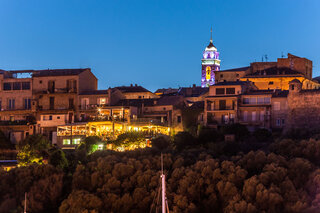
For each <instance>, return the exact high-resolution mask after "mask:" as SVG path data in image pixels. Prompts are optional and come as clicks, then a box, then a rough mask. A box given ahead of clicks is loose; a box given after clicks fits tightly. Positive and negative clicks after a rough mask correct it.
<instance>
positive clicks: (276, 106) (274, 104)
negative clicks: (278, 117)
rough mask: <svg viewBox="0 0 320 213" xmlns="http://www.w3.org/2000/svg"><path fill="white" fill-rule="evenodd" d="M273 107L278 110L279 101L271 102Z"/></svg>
mask: <svg viewBox="0 0 320 213" xmlns="http://www.w3.org/2000/svg"><path fill="white" fill-rule="evenodd" d="M273 109H274V110H276V111H278V110H280V102H274V103H273Z"/></svg>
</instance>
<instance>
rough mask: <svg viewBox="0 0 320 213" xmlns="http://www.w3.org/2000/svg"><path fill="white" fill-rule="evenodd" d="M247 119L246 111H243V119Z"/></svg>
mask: <svg viewBox="0 0 320 213" xmlns="http://www.w3.org/2000/svg"><path fill="white" fill-rule="evenodd" d="M247 120H248V111H244V112H243V121H247Z"/></svg>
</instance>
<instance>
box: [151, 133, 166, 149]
mask: <svg viewBox="0 0 320 213" xmlns="http://www.w3.org/2000/svg"><path fill="white" fill-rule="evenodd" d="M169 146H170V138H169V137H168V136H159V137H157V138H155V139H153V140H152V147H155V148H157V149H159V150H165V149H167V148H168V147H169Z"/></svg>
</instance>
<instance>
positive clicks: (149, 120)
mask: <svg viewBox="0 0 320 213" xmlns="http://www.w3.org/2000/svg"><path fill="white" fill-rule="evenodd" d="M131 124H147V125H159V126H168V122H167V121H162V122H161V120H159V119H154V118H137V119H134V120H131Z"/></svg>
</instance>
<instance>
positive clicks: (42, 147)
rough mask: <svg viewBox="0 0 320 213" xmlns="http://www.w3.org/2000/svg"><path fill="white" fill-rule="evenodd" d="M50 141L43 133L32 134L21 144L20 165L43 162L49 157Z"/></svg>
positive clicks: (18, 156)
mask: <svg viewBox="0 0 320 213" xmlns="http://www.w3.org/2000/svg"><path fill="white" fill-rule="evenodd" d="M49 147H50V143H49V141H48V140H47V139H46V138H45V137H44V136H42V135H30V136H28V137H27V138H26V139H25V140H23V141H22V142H21V143H20V144H19V145H18V148H19V152H18V155H17V160H18V162H19V165H20V166H28V165H31V164H33V163H36V164H42V163H43V162H44V158H46V157H47V155H48V153H47V151H48V148H49Z"/></svg>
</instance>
